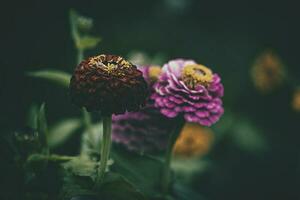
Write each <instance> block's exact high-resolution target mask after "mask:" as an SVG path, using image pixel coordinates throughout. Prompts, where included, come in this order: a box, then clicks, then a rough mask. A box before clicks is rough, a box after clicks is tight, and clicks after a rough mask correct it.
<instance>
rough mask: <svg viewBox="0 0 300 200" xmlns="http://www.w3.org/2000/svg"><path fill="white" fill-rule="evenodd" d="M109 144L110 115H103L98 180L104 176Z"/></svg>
mask: <svg viewBox="0 0 300 200" xmlns="http://www.w3.org/2000/svg"><path fill="white" fill-rule="evenodd" d="M110 146H111V116H109V117H103V137H102V145H101V159H100V166H99V169H98V177H97V179H98V181H101V180H102V179H103V177H104V174H105V171H106V166H107V161H108V159H109V153H110ZM98 181H97V182H98Z"/></svg>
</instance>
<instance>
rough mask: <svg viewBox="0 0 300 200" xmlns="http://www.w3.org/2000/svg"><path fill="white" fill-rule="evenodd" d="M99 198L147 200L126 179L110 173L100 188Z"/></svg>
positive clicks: (108, 199) (107, 199)
mask: <svg viewBox="0 0 300 200" xmlns="http://www.w3.org/2000/svg"><path fill="white" fill-rule="evenodd" d="M100 190H101V191H100V193H99V197H101V199H102V198H103V199H104V200H128V199H130V200H146V198H145V196H144V195H143V194H142V193H140V192H139V191H138V190H137V189H136V188H135V187H134V186H133V185H132V184H131V183H129V182H128V181H127V180H126V179H125V178H124V177H122V176H121V175H118V174H115V173H109V174H107V175H106V176H105V179H104V181H103V183H102V185H101V188H100Z"/></svg>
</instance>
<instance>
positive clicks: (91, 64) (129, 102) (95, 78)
mask: <svg viewBox="0 0 300 200" xmlns="http://www.w3.org/2000/svg"><path fill="white" fill-rule="evenodd" d="M70 95H71V99H72V101H73V103H74V104H76V105H78V106H79V107H85V108H86V109H87V110H88V111H90V112H91V111H101V112H102V114H103V115H111V114H113V113H114V114H121V113H124V112H126V111H136V110H138V109H140V108H141V107H142V106H143V105H144V104H145V100H146V98H147V96H148V89H147V83H146V81H145V80H144V78H143V76H142V72H141V71H139V70H138V69H137V67H136V66H135V65H133V64H131V63H130V62H128V61H126V60H124V59H123V58H122V57H120V56H115V55H99V56H94V57H90V58H88V59H86V60H84V61H82V62H81V63H80V64H79V65H78V66H77V68H76V69H75V72H74V74H73V76H72V78H71V82H70Z"/></svg>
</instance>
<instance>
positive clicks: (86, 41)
mask: <svg viewBox="0 0 300 200" xmlns="http://www.w3.org/2000/svg"><path fill="white" fill-rule="evenodd" d="M100 41H101V38H100V37H94V36H83V37H81V38H80V39H79V40H77V41H76V47H77V48H78V49H82V50H87V49H92V48H94V47H96V46H97V44H98V43H99V42H100Z"/></svg>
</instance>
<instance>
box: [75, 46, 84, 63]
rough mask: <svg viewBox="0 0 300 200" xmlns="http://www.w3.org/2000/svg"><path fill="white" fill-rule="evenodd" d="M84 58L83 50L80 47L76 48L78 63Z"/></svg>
mask: <svg viewBox="0 0 300 200" xmlns="http://www.w3.org/2000/svg"><path fill="white" fill-rule="evenodd" d="M83 58H84V55H83V50H82V49H81V48H77V63H78V64H79V63H80V62H81V61H82V60H83Z"/></svg>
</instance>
